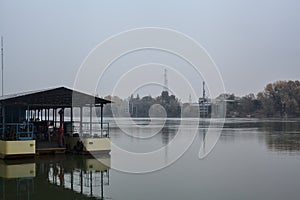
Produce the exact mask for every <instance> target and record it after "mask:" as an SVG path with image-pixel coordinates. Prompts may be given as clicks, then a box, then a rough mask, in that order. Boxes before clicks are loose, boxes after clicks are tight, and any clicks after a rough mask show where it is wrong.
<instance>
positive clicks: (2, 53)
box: [1, 36, 4, 96]
mask: <svg viewBox="0 0 300 200" xmlns="http://www.w3.org/2000/svg"><path fill="white" fill-rule="evenodd" d="M3 55H4V52H3V36H1V70H2V73H1V74H2V93H1V94H2V96H3V93H4V92H3V82H4V81H3V66H4V62H3Z"/></svg>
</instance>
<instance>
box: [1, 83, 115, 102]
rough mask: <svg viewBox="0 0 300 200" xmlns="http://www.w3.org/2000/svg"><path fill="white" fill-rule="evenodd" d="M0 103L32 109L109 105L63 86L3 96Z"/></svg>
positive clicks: (100, 99) (93, 96)
mask: <svg viewBox="0 0 300 200" xmlns="http://www.w3.org/2000/svg"><path fill="white" fill-rule="evenodd" d="M0 102H4V103H5V104H8V105H20V104H22V105H29V106H32V107H60V106H61V107H70V106H74V105H78V106H79V105H85V104H106V103H111V101H109V100H105V99H102V98H99V97H96V96H95V95H91V94H87V93H83V92H79V91H76V90H73V89H71V88H67V87H64V86H62V87H53V88H47V89H41V90H35V91H28V92H22V93H16V94H9V95H4V96H3V97H0Z"/></svg>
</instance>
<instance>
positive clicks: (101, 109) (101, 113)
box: [100, 103, 103, 137]
mask: <svg viewBox="0 0 300 200" xmlns="http://www.w3.org/2000/svg"><path fill="white" fill-rule="evenodd" d="M100 125H101V137H103V104H102V103H101V105H100Z"/></svg>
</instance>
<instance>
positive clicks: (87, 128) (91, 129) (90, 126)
mask: <svg viewBox="0 0 300 200" xmlns="http://www.w3.org/2000/svg"><path fill="white" fill-rule="evenodd" d="M69 132H72V133H73V134H74V133H78V134H79V136H80V137H99V138H103V137H107V138H109V137H110V136H109V134H110V131H109V122H103V123H102V129H101V124H100V123H99V122H92V123H90V122H82V127H81V128H80V122H78V121H74V122H73V129H72V131H69Z"/></svg>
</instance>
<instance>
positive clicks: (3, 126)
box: [1, 103, 5, 139]
mask: <svg viewBox="0 0 300 200" xmlns="http://www.w3.org/2000/svg"><path fill="white" fill-rule="evenodd" d="M1 108H2V138H3V139H4V137H5V105H4V103H2V105H1Z"/></svg>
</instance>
